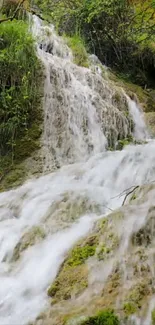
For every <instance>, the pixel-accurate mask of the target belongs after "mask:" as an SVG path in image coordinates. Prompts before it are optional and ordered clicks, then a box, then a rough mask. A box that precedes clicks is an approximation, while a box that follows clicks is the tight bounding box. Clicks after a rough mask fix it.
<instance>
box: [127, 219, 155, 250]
mask: <svg viewBox="0 0 155 325" xmlns="http://www.w3.org/2000/svg"><path fill="white" fill-rule="evenodd" d="M154 236H155V221H154V216H152V217H150V218H149V220H148V221H147V222H146V224H145V225H144V226H143V227H141V229H139V230H138V231H137V232H135V233H133V235H132V238H131V240H132V243H133V245H138V246H144V247H147V246H148V245H150V244H151V243H152V239H153V238H154Z"/></svg>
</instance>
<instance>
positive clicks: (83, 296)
mask: <svg viewBox="0 0 155 325" xmlns="http://www.w3.org/2000/svg"><path fill="white" fill-rule="evenodd" d="M154 197H155V185H153V184H152V185H145V186H142V187H140V188H139V189H137V190H136V191H135V192H134V193H133V194H131V195H130V196H129V198H128V203H126V205H125V206H124V207H122V208H121V209H119V210H117V211H115V212H113V213H112V214H110V215H108V216H107V217H106V218H103V219H101V220H99V221H98V222H97V223H96V225H95V226H94V229H93V230H92V232H91V233H90V234H89V236H88V237H87V238H85V239H83V240H81V241H80V242H79V243H78V244H77V245H76V246H75V247H74V248H73V249H72V250H71V251H70V252H69V254H68V257H67V258H66V260H65V262H64V263H63V265H62V266H61V268H60V270H59V273H58V275H57V277H56V279H55V281H54V283H53V284H52V285H51V286H50V287H49V289H48V295H49V296H50V297H52V299H51V307H50V308H49V309H48V310H47V311H46V312H45V313H43V314H41V315H40V316H39V317H38V319H37V320H36V322H35V324H36V325H47V324H51V325H56V324H59V325H60V324H68V325H70V324H75V325H78V324H83V319H84V317H87V316H90V315H93V314H95V313H96V312H97V311H98V310H102V309H105V308H114V309H115V311H116V312H117V313H118V315H119V318H120V319H121V321H122V322H123V324H131V323H132V320H134V319H137V321H138V319H139V321H141V322H140V324H151V316H150V314H149V315H148V312H149V306H150V303H151V301H152V299H153V297H154V292H155V287H154V254H155V250H154V244H155V242H154V238H155V237H154V235H155V207H154V205H153V198H154ZM135 315H136V316H135ZM86 324H95V323H89V322H88V323H87V322H86ZM132 324H133V323H132ZM134 324H139V323H134Z"/></svg>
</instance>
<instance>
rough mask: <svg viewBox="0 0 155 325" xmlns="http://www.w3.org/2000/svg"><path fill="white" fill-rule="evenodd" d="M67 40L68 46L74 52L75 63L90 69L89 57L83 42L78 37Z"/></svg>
mask: <svg viewBox="0 0 155 325" xmlns="http://www.w3.org/2000/svg"><path fill="white" fill-rule="evenodd" d="M66 40H67V44H68V46H69V47H70V48H71V50H72V52H73V56H74V63H75V64H77V65H79V66H82V67H86V68H88V67H89V61H88V55H87V51H86V49H85V45H84V43H83V40H82V39H81V38H80V37H79V36H78V35H74V36H73V37H66Z"/></svg>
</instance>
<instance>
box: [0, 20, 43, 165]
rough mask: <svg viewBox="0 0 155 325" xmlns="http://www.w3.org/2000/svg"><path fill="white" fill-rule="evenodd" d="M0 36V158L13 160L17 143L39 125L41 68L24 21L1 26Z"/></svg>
mask: <svg viewBox="0 0 155 325" xmlns="http://www.w3.org/2000/svg"><path fill="white" fill-rule="evenodd" d="M0 34H1V40H0V155H1V156H3V155H6V154H8V153H9V152H12V157H13V159H14V158H16V157H15V155H16V146H17V142H18V139H19V138H20V139H21V138H23V137H24V138H25V140H26V138H28V137H29V129H30V128H31V126H32V124H34V121H35V120H37V124H38V127H39V123H38V122H39V121H41V113H40V109H39V104H40V95H41V90H40V87H39V79H40V77H41V73H40V71H41V66H40V63H39V61H38V59H37V57H36V54H35V49H34V41H33V39H32V37H31V35H30V33H29V32H28V28H27V25H26V24H25V23H24V22H23V21H16V20H14V21H12V22H6V23H3V24H1V25H0ZM37 133H38V134H37V136H39V135H40V131H39V132H37ZM17 151H18V150H17Z"/></svg>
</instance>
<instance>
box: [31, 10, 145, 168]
mask: <svg viewBox="0 0 155 325" xmlns="http://www.w3.org/2000/svg"><path fill="white" fill-rule="evenodd" d="M33 34H34V35H35V36H36V37H37V39H38V56H39V58H40V59H41V60H42V62H43V64H44V66H45V94H44V112H45V118H44V121H45V124H44V135H43V159H44V170H45V171H50V170H53V169H54V168H55V167H61V166H62V165H64V164H67V163H74V162H77V161H81V160H86V159H88V158H89V157H90V156H91V155H93V154H96V153H100V152H103V151H105V148H106V147H110V148H113V147H114V146H115V144H116V142H117V140H121V139H123V138H126V137H128V136H130V135H131V134H132V131H133V130H132V125H133V123H132V120H133V121H134V122H135V126H136V129H139V128H137V126H138V125H137V119H138V116H139V117H140V111H139V109H138V107H137V106H136V104H135V107H136V109H137V114H134V113H133V111H134V108H133V109H132V107H133V103H132V101H131V100H130V99H129V98H128V96H127V95H126V94H125V93H124V92H123V90H122V89H120V88H119V87H116V86H115V85H114V84H113V83H112V82H110V81H109V80H108V79H106V78H104V79H103V78H102V74H101V69H96V66H95V65H93V64H92V65H91V67H90V68H89V69H88V68H83V67H79V66H77V65H75V64H74V63H73V55H72V53H71V50H70V49H69V48H68V46H67V45H66V44H65V41H64V40H63V39H62V38H60V37H59V36H57V35H56V33H55V31H54V27H53V26H50V27H47V26H43V25H42V23H41V21H40V20H39V19H38V18H37V17H35V16H34V27H33ZM140 127H141V126H140ZM143 129H144V127H143ZM141 132H143V133H144V130H142V131H141ZM140 135H141V134H140Z"/></svg>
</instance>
